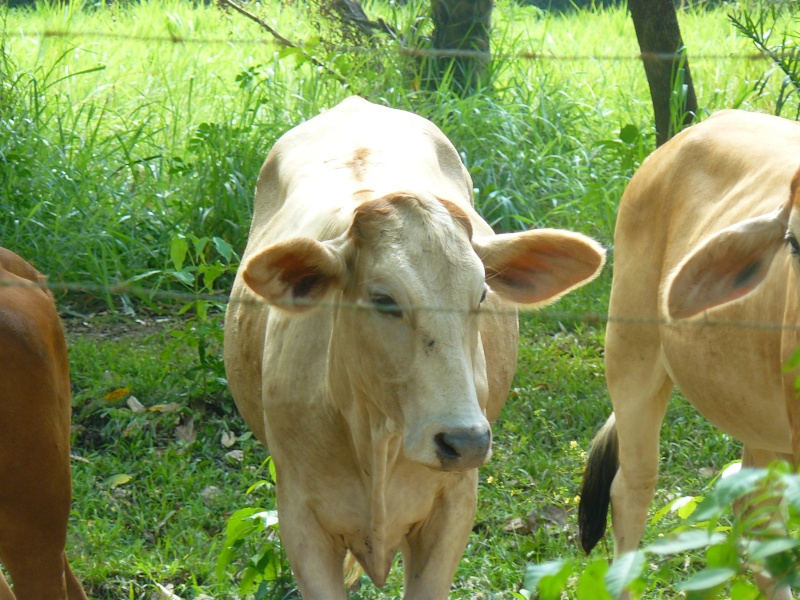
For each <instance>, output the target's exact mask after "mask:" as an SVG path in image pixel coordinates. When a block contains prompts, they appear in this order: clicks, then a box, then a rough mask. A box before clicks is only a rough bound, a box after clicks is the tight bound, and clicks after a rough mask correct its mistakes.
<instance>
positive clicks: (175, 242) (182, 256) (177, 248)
mask: <svg viewBox="0 0 800 600" xmlns="http://www.w3.org/2000/svg"><path fill="white" fill-rule="evenodd" d="M188 251H189V243H188V242H187V241H186V238H185V237H183V236H182V235H176V236H175V237H173V238H172V243H171V244H170V247H169V257H170V259H171V260H172V266H174V267H175V270H176V271H180V270H181V269H183V261H184V260H186V253H187V252H188Z"/></svg>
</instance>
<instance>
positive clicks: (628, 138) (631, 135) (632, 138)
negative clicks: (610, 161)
mask: <svg viewBox="0 0 800 600" xmlns="http://www.w3.org/2000/svg"><path fill="white" fill-rule="evenodd" d="M638 138H639V128H638V127H636V125H630V124H628V125H625V126H624V127H623V128H622V129H620V130H619V139H621V140H622V141H623V142H625V143H626V144H633V143H635V142H636V140H637V139H638Z"/></svg>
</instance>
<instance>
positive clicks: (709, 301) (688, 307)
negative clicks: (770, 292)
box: [664, 211, 786, 319]
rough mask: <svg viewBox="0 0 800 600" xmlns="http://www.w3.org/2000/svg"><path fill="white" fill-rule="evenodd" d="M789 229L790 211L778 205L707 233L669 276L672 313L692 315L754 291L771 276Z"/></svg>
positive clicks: (668, 299)
mask: <svg viewBox="0 0 800 600" xmlns="http://www.w3.org/2000/svg"><path fill="white" fill-rule="evenodd" d="M785 234H786V220H785V217H784V216H783V213H782V211H776V212H774V213H771V214H769V215H763V216H760V217H755V218H753V219H748V220H746V221H742V222H741V223H737V224H736V225H733V226H731V227H726V228H725V229H722V230H720V231H718V232H717V233H715V234H713V235H712V236H711V237H709V238H708V239H706V240H705V241H704V242H703V243H702V244H701V245H700V246H698V247H697V248H696V249H695V250H694V251H693V252H691V253H690V254H689V255H688V256H687V257H686V258H684V259H683V261H681V263H680V264H679V265H678V266H677V267H676V268H675V269H674V270H673V272H672V274H671V275H670V276H669V277H668V278H667V281H666V284H665V288H664V289H665V290H666V293H665V294H664V297H665V304H666V306H665V309H666V312H667V314H668V315H669V317H670V318H672V319H687V318H689V317H693V316H695V315H697V314H699V313H701V312H703V311H704V310H708V309H709V308H713V307H715V306H719V305H720V304H725V303H726V302H730V301H732V300H736V299H737V298H741V297H742V296H744V295H746V294H749V293H750V292H751V291H753V290H754V289H755V288H756V287H758V284H759V283H761V282H762V281H763V280H764V278H765V277H766V276H767V272H768V271H769V266H770V264H771V263H772V259H773V258H774V257H775V254H776V253H777V252H778V250H779V249H780V248H781V246H782V245H783V243H784V236H785Z"/></svg>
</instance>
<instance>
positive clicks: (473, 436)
mask: <svg viewBox="0 0 800 600" xmlns="http://www.w3.org/2000/svg"><path fill="white" fill-rule="evenodd" d="M433 441H434V446H435V448H436V458H437V459H438V460H439V463H440V464H441V468H442V470H444V471H466V470H467V469H476V468H478V467H481V466H483V465H484V464H486V462H487V461H488V460H489V457H490V456H491V454H492V430H491V428H490V427H453V428H448V429H445V430H443V431H440V432H439V433H437V434H436V435H434V437H433Z"/></svg>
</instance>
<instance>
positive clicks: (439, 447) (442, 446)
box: [433, 433, 461, 461]
mask: <svg viewBox="0 0 800 600" xmlns="http://www.w3.org/2000/svg"><path fill="white" fill-rule="evenodd" d="M433 440H434V442H436V453H437V454H438V455H439V458H440V459H442V460H446V461H452V460H458V459H459V458H461V455H460V454H459V453H458V451H457V450H456V449H455V448H453V446H451V445H450V444H448V443H447V435H446V434H444V433H437V434H436V435H435V436H434V438H433Z"/></svg>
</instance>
